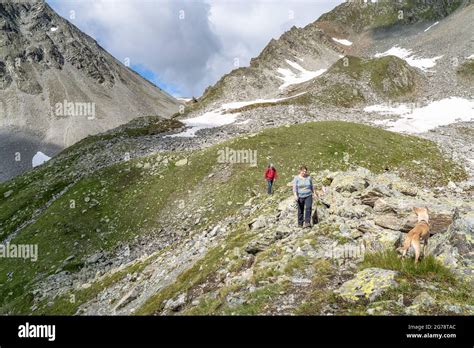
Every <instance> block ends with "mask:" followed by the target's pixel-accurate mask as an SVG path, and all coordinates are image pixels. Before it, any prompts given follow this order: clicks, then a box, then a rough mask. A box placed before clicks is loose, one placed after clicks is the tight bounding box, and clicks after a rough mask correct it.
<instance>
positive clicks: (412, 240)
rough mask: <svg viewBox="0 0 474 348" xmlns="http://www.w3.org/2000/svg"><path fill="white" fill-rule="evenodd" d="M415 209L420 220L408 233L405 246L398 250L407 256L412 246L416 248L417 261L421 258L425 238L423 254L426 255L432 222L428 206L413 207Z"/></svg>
mask: <svg viewBox="0 0 474 348" xmlns="http://www.w3.org/2000/svg"><path fill="white" fill-rule="evenodd" d="M413 211H414V212H415V213H416V215H417V216H418V222H417V223H416V225H415V227H413V228H412V229H411V230H410V231H409V232H408V234H407V236H406V238H405V242H404V243H403V246H401V247H400V248H398V249H397V250H398V251H399V252H401V253H402V256H405V255H406V253H407V251H408V249H410V246H413V249H415V263H417V262H418V259H419V258H420V249H421V245H420V240H423V242H424V243H423V256H425V252H426V247H427V246H428V238H429V237H430V224H429V216H428V209H427V208H413Z"/></svg>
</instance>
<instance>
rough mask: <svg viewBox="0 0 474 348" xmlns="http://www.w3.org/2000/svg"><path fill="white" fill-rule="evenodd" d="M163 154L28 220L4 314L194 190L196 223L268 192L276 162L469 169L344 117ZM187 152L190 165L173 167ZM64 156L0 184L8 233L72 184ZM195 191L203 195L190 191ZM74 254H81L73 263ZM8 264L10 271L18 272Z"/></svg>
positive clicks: (94, 182)
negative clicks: (231, 158)
mask: <svg viewBox="0 0 474 348" xmlns="http://www.w3.org/2000/svg"><path fill="white" fill-rule="evenodd" d="M226 146H227V147H229V148H232V149H235V150H237V149H250V150H256V151H257V155H258V166H257V167H251V166H249V165H248V164H245V163H241V164H234V165H232V166H230V167H227V168H226V167H225V165H223V164H219V163H217V158H218V154H217V151H218V150H219V149H222V148H225V147H226ZM165 156H167V157H168V158H169V159H170V160H169V163H165V162H163V160H162V157H163V156H161V159H158V158H157V156H151V157H149V158H141V159H133V160H130V161H127V162H121V163H118V164H115V165H112V166H110V167H108V168H105V169H102V170H100V171H97V172H95V173H93V174H91V175H88V176H86V177H84V178H81V179H79V181H78V182H76V183H75V184H73V186H72V187H71V188H69V189H68V190H67V192H66V193H65V194H64V195H62V196H61V197H60V198H58V199H57V200H55V201H54V202H53V203H52V204H51V205H50V206H49V207H48V208H46V209H45V210H44V211H43V212H42V213H41V214H40V215H39V216H38V218H37V219H36V220H35V221H33V222H32V223H31V224H29V225H28V226H26V227H25V228H23V229H22V230H21V232H20V233H19V234H18V235H17V236H16V237H15V238H14V239H13V241H12V243H15V244H25V243H28V244H31V243H33V244H38V248H39V259H38V261H37V262H34V263H33V262H30V261H29V260H24V261H23V260H22V261H19V260H17V259H0V312H2V313H8V312H11V313H30V306H31V300H32V295H31V291H32V290H33V288H34V284H35V282H37V281H39V280H41V279H43V278H44V277H46V276H48V275H50V274H53V273H55V272H57V271H60V270H68V271H70V272H75V271H77V270H78V269H80V268H81V267H82V266H83V264H84V260H85V258H86V257H87V256H88V255H91V254H93V253H95V252H97V251H99V250H113V249H114V247H116V246H117V245H118V243H120V242H122V241H131V240H132V239H133V238H134V237H135V236H136V235H140V234H146V233H152V231H155V230H158V229H159V228H160V227H161V226H165V225H166V224H167V221H166V220H163V219H160V218H159V216H160V213H161V212H163V211H164V209H165V208H166V207H169V206H172V205H173V204H176V202H177V201H179V200H181V199H183V200H187V199H191V197H193V198H192V199H193V200H194V201H195V202H194V204H195V206H197V207H202V206H206V205H208V204H212V205H213V209H212V210H211V211H207V212H205V214H204V216H203V219H202V220H201V221H203V222H201V223H200V224H199V225H198V226H197V227H196V228H205V227H206V226H205V225H210V224H212V223H215V222H217V221H219V220H220V219H222V218H223V217H225V216H228V215H230V214H232V213H235V212H236V211H237V210H238V208H239V207H240V204H242V202H245V201H246V200H247V199H249V198H250V197H252V196H253V195H255V192H257V191H261V190H263V184H264V183H263V182H262V176H263V169H264V167H265V166H266V165H267V164H268V162H269V161H272V162H273V163H274V164H275V165H276V167H277V168H278V170H279V176H280V180H281V182H288V181H290V180H291V179H292V177H293V176H294V175H295V174H296V170H297V167H298V166H299V165H300V164H302V163H304V164H306V165H307V166H308V167H309V168H310V170H311V171H318V170H323V169H330V170H341V169H342V170H343V169H347V168H348V167H350V166H352V165H357V166H363V167H366V168H368V169H370V170H371V171H373V172H382V171H384V170H385V169H386V168H389V169H390V170H391V171H398V172H399V173H400V176H402V177H405V178H408V179H409V180H411V181H413V182H415V183H417V184H419V185H421V186H430V185H442V184H446V183H447V182H448V181H449V180H453V181H458V180H461V179H463V178H465V175H466V174H465V173H464V171H463V169H462V168H461V167H460V166H459V165H457V164H455V163H453V162H451V161H449V160H446V159H444V158H443V157H442V156H441V154H440V152H439V150H438V149H437V147H436V145H435V144H434V143H431V142H429V141H426V140H423V139H419V138H416V137H412V136H404V135H400V134H396V133H392V132H388V131H384V130H381V129H378V128H373V127H369V126H364V125H360V124H354V123H347V122H314V123H307V124H302V125H295V126H291V127H280V128H275V129H268V130H265V131H262V132H260V133H259V134H257V135H255V136H243V137H239V138H236V139H233V140H229V141H227V142H224V143H222V144H219V145H215V146H213V147H210V148H208V149H205V150H201V151H194V152H190V153H179V154H176V153H173V154H165ZM184 157H186V158H187V159H188V164H187V165H184V166H176V165H175V163H176V161H178V160H179V159H181V158H184ZM344 158H346V160H344ZM69 161H73V159H71V158H70V159H69ZM146 163H148V164H149V166H146V165H145V166H144V165H143V164H146ZM63 164H64V163H61V162H60V161H56V163H52V164H50V165H47V166H45V167H42V168H39V169H38V170H34V171H32V172H30V173H27V174H25V175H23V176H21V177H19V178H17V179H15V180H13V181H11V182H8V183H4V184H2V185H0V212H1V214H2V216H1V221H0V223H1V225H0V226H2V231H3V235H2V238H4V237H5V236H6V235H8V234H9V233H12V231H14V230H15V228H17V227H18V226H19V225H20V222H21V221H24V220H26V219H28V216H29V214H30V213H31V211H33V210H34V209H37V208H38V207H40V206H41V205H42V204H43V203H44V201H46V200H48V199H50V196H51V195H52V194H53V193H54V192H58V191H59V190H61V188H63V187H65V185H67V184H69V182H67V181H63V180H64V179H62V178H63V176H58V177H55V176H54V175H53V173H54V172H55V171H57V170H58V167H59V166H62V165H63ZM69 165H70V166H73V164H71V163H70V164H69ZM221 170H227V171H228V173H227V174H228V175H227V176H226V177H225V179H223V180H216V181H212V182H209V180H207V178H208V176H209V174H211V173H214V174H215V173H217V172H219V171H221ZM45 188H46V189H45ZM9 190H13V192H12V193H11V195H10V196H9V197H8V198H5V197H4V194H3V193H4V192H7V191H9ZM197 191H200V192H204V194H200V195H198V196H193V194H195V193H196V192H197ZM229 202H230V203H229ZM69 256H74V258H73V259H72V260H69V261H67V262H66V261H65V260H66V259H67V258H68V257H69ZM9 272H13V277H12V278H11V279H8V276H7V273H9Z"/></svg>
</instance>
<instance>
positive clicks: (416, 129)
mask: <svg viewBox="0 0 474 348" xmlns="http://www.w3.org/2000/svg"><path fill="white" fill-rule="evenodd" d="M364 111H366V112H376V113H379V114H382V115H398V116H400V118H399V119H397V120H381V121H376V122H374V123H376V124H380V125H386V126H388V127H389V128H388V129H389V130H391V131H395V132H404V133H423V132H427V131H429V130H430V129H434V128H436V127H439V126H445V125H448V124H451V123H456V122H463V121H464V122H465V121H472V120H474V101H473V100H467V99H464V98H459V97H450V98H445V99H441V100H437V101H433V102H431V103H430V104H428V105H426V106H423V107H419V108H410V106H409V105H407V104H401V105H398V106H396V107H392V106H390V105H372V106H368V107H366V108H364Z"/></svg>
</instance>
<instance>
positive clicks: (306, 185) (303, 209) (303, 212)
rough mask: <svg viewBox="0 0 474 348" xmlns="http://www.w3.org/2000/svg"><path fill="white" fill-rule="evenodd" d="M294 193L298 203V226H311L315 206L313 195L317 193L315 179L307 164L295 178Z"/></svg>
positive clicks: (315, 196)
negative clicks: (309, 173) (314, 185)
mask: <svg viewBox="0 0 474 348" xmlns="http://www.w3.org/2000/svg"><path fill="white" fill-rule="evenodd" d="M293 194H294V196H295V200H296V202H297V204H298V226H299V227H303V221H304V227H305V228H309V227H311V211H312V207H313V196H314V198H315V199H316V198H317V195H316V193H315V191H314V188H313V179H312V178H311V176H309V175H308V168H307V167H306V166H301V167H300V173H299V174H298V175H297V176H295V177H294V179H293Z"/></svg>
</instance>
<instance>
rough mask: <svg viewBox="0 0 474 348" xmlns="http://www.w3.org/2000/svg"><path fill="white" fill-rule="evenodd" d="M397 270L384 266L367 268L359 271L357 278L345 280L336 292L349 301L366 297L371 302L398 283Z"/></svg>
mask: <svg viewBox="0 0 474 348" xmlns="http://www.w3.org/2000/svg"><path fill="white" fill-rule="evenodd" d="M397 274H398V272H396V271H391V270H387V269H382V268H367V269H364V270H363V271H361V272H358V273H357V274H356V276H355V278H353V279H351V280H349V281H347V282H345V283H344V284H342V286H341V287H340V288H339V289H337V290H335V291H334V292H335V293H336V294H338V295H339V296H340V297H341V298H343V299H344V300H346V301H349V302H357V301H359V300H362V299H365V300H369V301H370V302H372V301H374V300H375V299H376V298H377V297H379V296H380V295H381V294H383V293H384V292H385V291H386V290H387V289H390V288H393V287H396V286H397V285H398V283H397V281H396V280H395V276H396V275H397Z"/></svg>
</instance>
